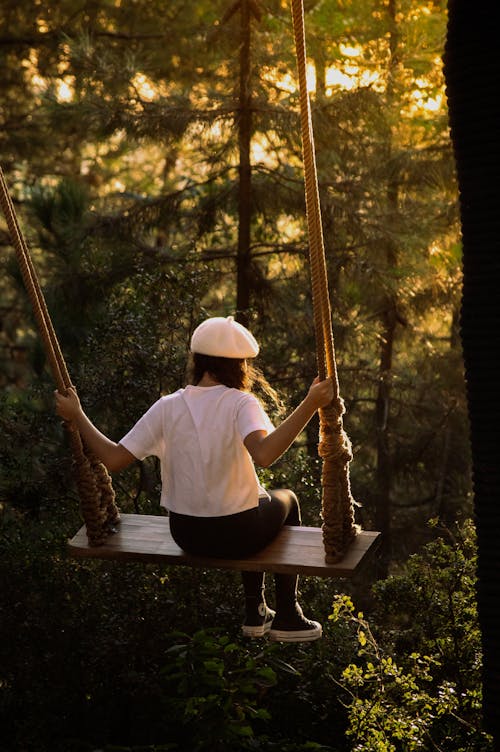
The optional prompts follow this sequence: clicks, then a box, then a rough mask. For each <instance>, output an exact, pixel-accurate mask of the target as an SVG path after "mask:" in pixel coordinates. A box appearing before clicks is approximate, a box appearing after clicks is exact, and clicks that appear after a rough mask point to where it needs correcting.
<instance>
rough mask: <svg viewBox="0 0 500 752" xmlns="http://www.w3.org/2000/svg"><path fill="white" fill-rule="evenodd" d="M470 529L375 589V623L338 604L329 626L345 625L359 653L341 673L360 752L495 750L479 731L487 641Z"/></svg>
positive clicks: (430, 548) (340, 599) (348, 604)
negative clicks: (480, 620)
mask: <svg viewBox="0 0 500 752" xmlns="http://www.w3.org/2000/svg"><path fill="white" fill-rule="evenodd" d="M475 562H476V556H475V542H474V531H473V528H472V525H470V524H468V525H466V526H465V529H464V531H463V535H462V537H461V538H460V539H459V540H458V541H456V542H454V543H453V544H452V545H450V544H449V543H446V542H445V541H444V540H442V539H439V540H437V541H434V542H432V543H430V544H428V545H427V546H426V547H425V548H424V550H423V552H422V553H421V554H419V555H414V556H412V557H410V559H409V561H408V563H407V565H406V567H405V568H404V570H403V572H402V573H401V574H398V575H394V576H392V577H389V578H388V579H387V580H385V581H382V582H379V583H377V585H376V586H375V588H374V590H375V595H376V598H377V609H376V612H375V614H374V615H373V617H372V618H373V622H374V623H376V622H375V619H376V618H377V617H378V623H376V627H372V626H370V622H369V621H368V620H367V619H366V618H365V617H364V615H363V613H362V612H359V613H356V612H355V608H354V605H353V603H352V600H351V599H350V598H349V597H347V596H337V598H336V599H335V601H334V608H333V613H332V614H331V617H330V618H331V619H332V620H333V621H334V623H339V622H341V623H344V624H349V625H350V626H351V629H352V630H353V634H355V635H356V639H357V641H358V654H357V658H356V660H355V661H353V662H352V663H350V664H349V665H348V666H347V667H346V668H345V669H344V671H343V672H342V678H341V680H340V681H339V682H338V686H339V687H341V688H342V689H343V690H344V692H345V698H346V699H345V702H346V706H347V710H348V717H349V727H348V730H347V735H348V736H349V738H351V739H352V740H353V744H354V746H353V750H355V751H356V752H361V751H362V752H414V750H429V751H430V750H435V749H439V750H442V751H445V750H448V751H449V752H472V750H475V751H476V752H478V751H479V750H487V749H491V740H489V739H488V737H487V736H486V735H485V734H484V733H483V732H482V731H481V675H480V669H481V640H480V631H479V625H478V620H477V611H476V605H475V603H476V598H475Z"/></svg>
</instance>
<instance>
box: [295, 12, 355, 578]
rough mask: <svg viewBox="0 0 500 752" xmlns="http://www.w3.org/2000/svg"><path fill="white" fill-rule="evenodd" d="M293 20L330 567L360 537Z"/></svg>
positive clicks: (301, 29) (300, 20) (302, 48)
mask: <svg viewBox="0 0 500 752" xmlns="http://www.w3.org/2000/svg"><path fill="white" fill-rule="evenodd" d="M292 21H293V33H294V40H295V53H296V61H297V72H298V79H299V101H300V129H301V137H302V157H303V163H304V188H305V201H306V219H307V230H308V239H309V263H310V273H311V288H312V300H313V312H314V331H315V337H316V358H317V365H318V375H319V377H320V379H324V378H326V376H329V377H330V378H331V380H332V383H333V390H334V397H333V400H332V402H331V404H330V405H328V406H327V407H326V408H322V409H321V410H320V411H319V414H320V432H319V445H318V453H319V456H320V457H321V458H322V461H323V467H322V477H321V485H322V502H321V516H322V519H323V525H322V528H323V542H324V547H325V557H326V561H327V562H328V563H335V562H337V561H340V559H342V557H343V556H344V554H345V551H346V550H347V548H348V546H349V545H350V543H351V542H352V541H353V540H354V538H355V537H356V535H357V534H358V532H359V527H358V526H357V525H356V524H355V523H354V506H355V503H356V502H355V501H354V499H353V497H352V495H351V488H350V479H349V463H350V461H351V459H352V453H351V444H350V441H349V438H348V436H347V434H346V433H345V431H344V429H343V423H342V415H343V414H344V411H345V408H344V403H343V401H342V399H341V397H340V390H339V382H338V375H337V366H336V362H335V347H334V341H333V331H332V315H331V306H330V298H329V292H328V276H327V268H326V257H325V246H324V239H323V226H322V221H321V205H320V198H319V188H318V176H317V169H316V157H315V149H314V132H313V122H312V114H311V103H310V99H309V94H308V91H307V75H306V74H307V54H306V37H305V22H304V4H303V0H292Z"/></svg>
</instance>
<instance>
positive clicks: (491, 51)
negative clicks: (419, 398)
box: [444, 0, 500, 750]
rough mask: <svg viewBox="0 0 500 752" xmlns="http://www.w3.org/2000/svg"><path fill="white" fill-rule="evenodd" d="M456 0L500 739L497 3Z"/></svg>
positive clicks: (470, 353)
mask: <svg viewBox="0 0 500 752" xmlns="http://www.w3.org/2000/svg"><path fill="white" fill-rule="evenodd" d="M468 6H469V3H465V2H458V0H457V1H454V0H449V3H448V14H449V15H448V31H447V40H446V46H445V53H444V72H445V80H446V85H447V96H448V106H449V119H450V129H451V137H452V143H453V147H454V151H455V159H456V167H457V178H458V186H459V198H460V214H461V225H462V241H463V274H464V280H463V293H462V309H461V337H462V344H463V353H464V364H465V376H466V387H467V399H468V407H469V418H470V437H471V448H472V478H473V487H474V509H475V521H476V529H477V540H478V569H477V574H478V584H477V596H478V608H479V620H480V625H481V632H482V646H483V714H484V724H485V728H486V730H488V731H489V732H490V733H491V734H492V735H493V737H494V739H495V749H496V750H499V749H500V721H499V719H500V715H499V713H498V707H499V705H500V650H499V647H498V640H499V638H500V510H499V497H500V451H499V448H498V447H499V442H498V430H499V428H498V427H499V425H500V407H499V405H500V401H499V394H498V391H499V378H498V373H497V370H496V368H495V362H496V359H497V358H496V355H495V353H496V348H497V346H498V341H499V332H500V305H499V286H500V260H499V259H500V211H499V206H500V187H499V186H500V138H499V133H498V125H499V122H500V106H499V100H498V97H497V89H498V81H499V79H500V56H499V54H498V39H497V28H496V24H492V23H491V19H492V18H493V15H492V14H493V11H494V9H495V6H496V3H493V2H486V3H483V4H480V5H479V6H478V5H475V6H474V7H473V8H470V7H468Z"/></svg>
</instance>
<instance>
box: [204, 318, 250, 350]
mask: <svg viewBox="0 0 500 752" xmlns="http://www.w3.org/2000/svg"><path fill="white" fill-rule="evenodd" d="M191 352H197V353H200V354H201V355H213V356H215V357H219V358H255V356H256V355H257V353H258V352H259V345H258V344H257V341H256V339H255V337H254V336H253V334H251V333H250V332H249V331H248V329H246V328H245V327H244V326H243V325H242V324H239V323H238V322H237V321H235V320H234V317H233V316H228V317H227V318H223V317H222V316H214V317H213V318H210V319H206V320H205V321H203V322H202V323H201V324H200V325H199V326H197V327H196V329H195V330H194V332H193V336H192V337H191Z"/></svg>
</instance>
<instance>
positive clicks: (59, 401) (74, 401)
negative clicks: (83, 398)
mask: <svg viewBox="0 0 500 752" xmlns="http://www.w3.org/2000/svg"><path fill="white" fill-rule="evenodd" d="M55 395H56V412H57V414H58V415H60V416H61V418H63V419H64V420H67V421H71V422H72V423H74V424H75V425H76V427H77V428H78V430H79V432H80V435H81V437H82V439H83V441H84V442H85V444H86V446H88V448H89V449H90V451H91V452H93V454H95V455H96V457H98V459H100V460H101V462H102V463H103V464H104V465H105V466H106V467H107V469H108V470H109V471H110V472H113V471H116V470H123V468H124V467H127V466H128V465H131V464H132V462H135V460H136V458H135V457H134V455H133V454H132V453H131V452H129V451H128V449H125V447H124V446H122V445H121V444H117V443H116V442H114V441H111V439H108V437H107V436H105V435H104V434H103V433H101V431H99V429H98V428H96V427H95V426H94V424H93V423H92V421H91V420H90V419H89V418H88V417H87V416H86V415H85V413H84V411H83V408H82V406H81V404H80V400H79V398H78V395H77V393H76V390H75V389H74V388H73V387H70V388H69V389H68V393H67V396H64V395H63V394H61V393H60V392H58V391H56V393H55Z"/></svg>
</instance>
